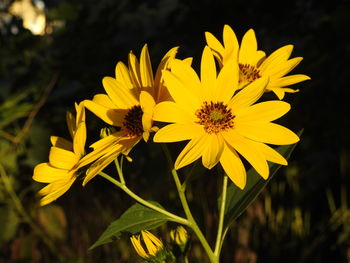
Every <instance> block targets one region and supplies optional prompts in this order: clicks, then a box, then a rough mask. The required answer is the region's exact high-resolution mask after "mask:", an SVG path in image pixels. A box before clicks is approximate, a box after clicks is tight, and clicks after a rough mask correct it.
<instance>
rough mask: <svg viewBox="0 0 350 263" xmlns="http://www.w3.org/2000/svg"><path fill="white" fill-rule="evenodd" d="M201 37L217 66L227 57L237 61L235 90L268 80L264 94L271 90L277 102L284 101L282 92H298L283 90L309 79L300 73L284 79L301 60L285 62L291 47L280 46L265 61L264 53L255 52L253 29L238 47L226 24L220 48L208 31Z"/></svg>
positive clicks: (223, 62)
mask: <svg viewBox="0 0 350 263" xmlns="http://www.w3.org/2000/svg"><path fill="white" fill-rule="evenodd" d="M205 37H206V40H207V44H208V46H209V47H210V48H211V49H212V51H213V52H214V55H215V57H216V59H217V60H218V62H219V64H220V65H225V64H226V63H227V61H229V60H230V58H231V57H233V58H235V59H236V60H237V61H238V63H239V72H240V73H239V88H243V87H245V86H247V85H248V84H250V83H251V82H253V81H255V80H257V79H259V78H262V77H269V83H268V85H267V86H266V88H265V91H273V92H274V93H275V94H276V95H277V97H278V98H279V99H280V100H281V99H283V98H284V95H285V92H289V93H294V92H297V91H298V90H294V89H291V88H284V87H286V86H289V85H292V84H296V83H298V82H301V81H305V80H308V79H310V77H308V76H306V75H303V74H296V75H289V76H285V75H287V74H288V73H289V72H290V71H291V70H292V69H294V68H295V67H296V66H297V65H298V64H299V63H300V62H301V61H302V59H303V58H302V57H295V58H292V59H289V57H290V55H291V53H292V50H293V45H286V46H283V47H281V48H279V49H277V50H276V51H274V52H273V53H272V54H271V55H270V56H268V57H267V58H266V55H265V52H263V51H261V50H258V49H257V41H256V37H255V33H254V30H253V29H250V30H248V31H247V32H246V33H245V35H244V36H243V38H242V42H241V45H240V46H239V44H238V40H237V37H236V35H235V33H234V31H233V30H232V28H231V27H230V26H228V25H225V26H224V30H223V45H222V44H221V43H220V42H219V41H218V40H217V39H216V38H215V37H214V36H213V35H212V34H211V33H209V32H206V33H205Z"/></svg>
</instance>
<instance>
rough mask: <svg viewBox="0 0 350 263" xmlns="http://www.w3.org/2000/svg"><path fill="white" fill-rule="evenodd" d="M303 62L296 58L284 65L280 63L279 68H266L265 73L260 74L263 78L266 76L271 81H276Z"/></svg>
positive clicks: (300, 58)
mask: <svg viewBox="0 0 350 263" xmlns="http://www.w3.org/2000/svg"><path fill="white" fill-rule="evenodd" d="M302 60H303V58H302V57H296V58H292V59H290V60H288V61H286V62H284V63H281V64H280V65H279V66H276V67H274V68H268V69H267V70H266V71H264V72H261V73H262V74H263V75H264V76H266V75H268V76H270V79H271V80H275V79H278V78H280V77H283V76H284V75H286V74H288V73H289V72H290V71H292V70H293V69H294V68H295V67H296V66H297V65H298V64H299V63H300V62H301V61H302Z"/></svg>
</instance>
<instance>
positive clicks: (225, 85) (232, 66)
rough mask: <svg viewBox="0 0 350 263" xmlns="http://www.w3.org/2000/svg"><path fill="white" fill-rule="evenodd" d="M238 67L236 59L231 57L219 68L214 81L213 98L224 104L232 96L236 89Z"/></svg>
mask: <svg viewBox="0 0 350 263" xmlns="http://www.w3.org/2000/svg"><path fill="white" fill-rule="evenodd" d="M238 81H239V68H238V63H237V61H236V60H233V59H231V60H230V61H229V62H227V63H226V64H225V65H224V66H223V68H222V69H221V70H220V73H219V76H218V78H217V81H216V85H215V86H214V87H215V91H214V94H213V100H216V101H222V102H224V103H225V104H226V103H227V102H228V101H229V100H230V99H231V98H232V96H233V93H234V92H235V91H236V90H237V89H238Z"/></svg>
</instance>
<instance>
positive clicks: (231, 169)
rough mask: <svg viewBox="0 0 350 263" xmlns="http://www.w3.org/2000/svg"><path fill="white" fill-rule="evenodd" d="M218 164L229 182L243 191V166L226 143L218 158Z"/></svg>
mask: <svg viewBox="0 0 350 263" xmlns="http://www.w3.org/2000/svg"><path fill="white" fill-rule="evenodd" d="M220 163H221V165H222V168H224V171H225V173H226V174H227V176H228V177H229V178H230V179H231V181H232V182H233V183H234V184H235V185H237V186H238V187H239V188H241V189H244V187H245V185H246V182H247V175H246V171H245V168H244V165H243V163H242V161H241V158H239V156H238V154H237V152H236V151H235V150H234V149H233V148H232V147H231V146H229V145H228V144H227V143H225V146H224V150H223V152H222V155H221V158H220Z"/></svg>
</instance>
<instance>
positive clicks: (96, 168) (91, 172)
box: [83, 152, 120, 186]
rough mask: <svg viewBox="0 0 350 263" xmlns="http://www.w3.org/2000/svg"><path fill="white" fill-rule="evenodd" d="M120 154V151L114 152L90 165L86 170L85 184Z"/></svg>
mask: <svg viewBox="0 0 350 263" xmlns="http://www.w3.org/2000/svg"><path fill="white" fill-rule="evenodd" d="M119 154H120V152H113V154H110V155H108V156H106V157H103V158H101V159H99V160H97V161H96V162H94V163H93V164H92V165H90V167H89V169H88V170H87V171H86V176H85V178H84V181H83V186H85V185H86V184H87V183H88V182H89V181H90V180H91V179H92V178H94V177H95V176H96V175H97V174H98V173H99V172H101V171H102V170H103V169H104V168H106V167H107V166H108V165H109V164H110V163H111V162H113V161H114V160H115V159H116V158H117V156H118V155H119Z"/></svg>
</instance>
